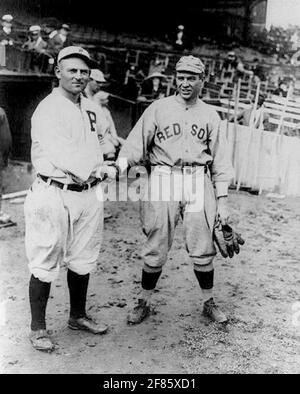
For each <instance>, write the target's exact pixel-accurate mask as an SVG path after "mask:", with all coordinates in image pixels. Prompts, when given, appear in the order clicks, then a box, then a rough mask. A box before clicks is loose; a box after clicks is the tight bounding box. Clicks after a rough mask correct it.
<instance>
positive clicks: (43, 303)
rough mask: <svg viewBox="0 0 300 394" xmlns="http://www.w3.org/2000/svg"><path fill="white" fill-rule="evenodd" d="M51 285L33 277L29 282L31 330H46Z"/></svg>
mask: <svg viewBox="0 0 300 394" xmlns="http://www.w3.org/2000/svg"><path fill="white" fill-rule="evenodd" d="M50 288H51V283H47V282H42V281H40V280H39V279H37V278H35V277H34V276H33V275H31V278H30V281H29V302H30V309H31V329H32V330H33V331H37V330H46V307H47V302H48V298H49V294H50Z"/></svg>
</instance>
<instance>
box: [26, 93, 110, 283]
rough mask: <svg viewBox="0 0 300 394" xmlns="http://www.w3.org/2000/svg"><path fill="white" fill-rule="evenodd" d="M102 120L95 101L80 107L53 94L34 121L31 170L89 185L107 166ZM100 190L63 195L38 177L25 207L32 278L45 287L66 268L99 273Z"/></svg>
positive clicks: (81, 100) (101, 208) (59, 95)
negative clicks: (63, 265)
mask: <svg viewBox="0 0 300 394" xmlns="http://www.w3.org/2000/svg"><path fill="white" fill-rule="evenodd" d="M99 128H101V115H99V112H98V107H97V106H96V105H95V104H94V103H93V102H91V101H90V100H88V99H86V98H84V97H83V96H82V95H81V97H80V104H79V105H76V104H74V103H73V102H71V101H70V100H69V99H67V98H66V97H64V96H63V94H62V93H61V91H60V89H59V88H56V89H54V90H53V92H52V93H51V94H50V95H48V96H47V97H46V98H45V99H44V100H43V101H42V102H41V103H40V104H39V105H38V107H37V108H36V110H35V112H34V114H33V116H32V130H31V137H32V151H31V154H32V164H33V166H34V167H35V170H36V172H37V173H38V174H41V175H43V176H44V177H48V178H49V180H50V179H51V180H55V181H58V182H60V183H63V184H65V185H69V184H74V183H79V184H90V183H91V182H93V181H94V180H95V177H94V176H93V171H94V170H95V169H96V168H97V167H99V166H100V165H101V164H102V162H103V155H102V151H101V148H100V145H99V141H98V129H99ZM95 189H96V187H92V188H89V189H88V190H83V191H81V192H78V191H71V190H66V187H65V189H64V190H63V189H60V188H58V187H57V186H54V185H49V182H48V183H47V182H44V181H43V180H42V179H40V178H39V177H38V178H37V180H36V181H35V182H34V184H33V186H32V187H31V189H30V191H29V192H28V196H27V198H26V201H25V206H24V210H25V224H26V232H25V246H26V253H27V257H28V259H29V269H30V272H31V273H32V274H33V275H34V276H35V277H37V278H38V279H40V280H41V281H43V282H51V281H53V280H54V279H55V278H56V276H57V275H58V271H59V266H60V264H61V263H62V262H65V263H67V264H68V266H69V268H70V269H71V270H72V271H74V272H76V273H78V274H79V275H85V274H88V273H89V272H91V271H92V269H93V268H94V267H95V264H96V260H97V257H98V253H99V250H100V245H101V235H102V226H103V206H102V204H101V202H99V201H98V200H97V198H96V190H95Z"/></svg>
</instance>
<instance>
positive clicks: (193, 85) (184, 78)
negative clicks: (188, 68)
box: [176, 72, 202, 101]
mask: <svg viewBox="0 0 300 394" xmlns="http://www.w3.org/2000/svg"><path fill="white" fill-rule="evenodd" d="M176 85H177V91H178V93H179V95H180V96H181V98H182V99H183V100H185V101H191V100H194V99H195V98H197V97H198V96H199V93H200V90H201V87H202V79H201V78H200V75H199V74H193V73H189V72H177V73H176Z"/></svg>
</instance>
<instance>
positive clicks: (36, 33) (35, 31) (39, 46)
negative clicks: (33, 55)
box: [22, 25, 47, 53]
mask: <svg viewBox="0 0 300 394" xmlns="http://www.w3.org/2000/svg"><path fill="white" fill-rule="evenodd" d="M46 48H47V43H46V41H44V40H43V38H42V37H41V27H40V26H38V25H34V26H30V28H29V31H28V40H27V41H26V42H25V43H24V44H23V45H22V49H26V50H28V51H33V52H37V53H45V52H46Z"/></svg>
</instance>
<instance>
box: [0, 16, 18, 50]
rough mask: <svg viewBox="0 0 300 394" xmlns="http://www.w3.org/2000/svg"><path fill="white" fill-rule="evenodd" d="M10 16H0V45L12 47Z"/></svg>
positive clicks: (12, 37)
mask: <svg viewBox="0 0 300 394" xmlns="http://www.w3.org/2000/svg"><path fill="white" fill-rule="evenodd" d="M12 21H13V17H12V15H3V16H2V22H1V23H2V29H1V31H0V44H1V45H14V42H15V39H14V35H13V31H12Z"/></svg>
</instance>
